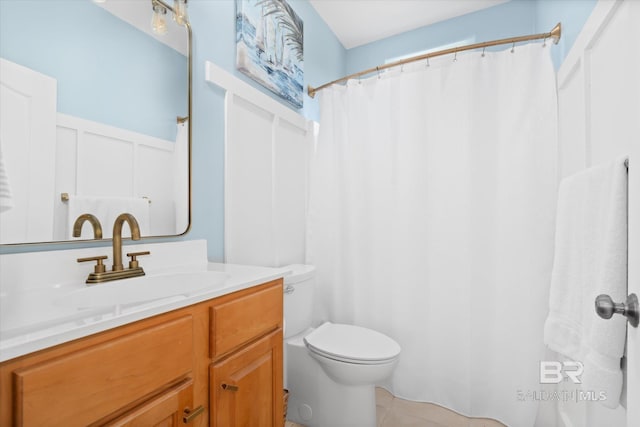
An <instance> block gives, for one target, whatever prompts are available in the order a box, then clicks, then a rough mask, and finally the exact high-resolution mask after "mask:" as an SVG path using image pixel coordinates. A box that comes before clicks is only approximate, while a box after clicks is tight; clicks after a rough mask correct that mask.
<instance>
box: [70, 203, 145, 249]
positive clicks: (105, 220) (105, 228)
mask: <svg viewBox="0 0 640 427" xmlns="http://www.w3.org/2000/svg"><path fill="white" fill-rule="evenodd" d="M67 205H68V206H67V209H68V211H67V212H68V213H67V234H68V236H67V237H68V238H69V239H75V238H74V237H73V224H74V222H75V220H76V218H78V217H79V216H80V215H82V214H85V213H90V214H93V215H94V216H95V217H96V218H98V221H100V225H101V226H102V237H103V238H105V239H107V238H110V237H111V236H112V235H113V223H114V222H115V220H116V218H117V217H118V215H120V214H122V213H130V214H131V215H133V216H134V217H135V218H136V220H137V221H138V225H139V227H140V235H141V236H149V201H148V200H147V199H143V198H142V197H94V196H76V195H71V194H70V195H69V200H68V202H67ZM122 236H123V237H129V236H131V230H130V229H129V225H128V224H127V223H126V222H125V223H124V226H123V228H122ZM79 238H80V239H93V229H92V228H91V226H90V225H89V224H85V225H84V226H83V227H82V234H81V236H80V237H79Z"/></svg>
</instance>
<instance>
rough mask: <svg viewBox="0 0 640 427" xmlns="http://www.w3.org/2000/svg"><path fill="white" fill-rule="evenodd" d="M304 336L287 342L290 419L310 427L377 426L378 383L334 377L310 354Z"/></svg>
mask: <svg viewBox="0 0 640 427" xmlns="http://www.w3.org/2000/svg"><path fill="white" fill-rule="evenodd" d="M302 336H304V334H301V336H299V337H294V338H291V339H289V340H287V342H285V357H286V365H285V366H286V378H287V380H286V388H287V389H288V390H289V400H288V405H287V406H288V409H287V419H288V420H290V421H293V422H296V423H299V424H303V425H305V426H308V427H327V426H331V427H375V426H376V395H375V386H374V385H373V384H370V385H358V386H347V385H342V384H338V383H336V382H335V381H333V380H332V379H331V378H329V376H328V375H327V374H326V373H325V372H324V371H323V369H322V368H321V367H320V365H319V364H318V362H317V361H316V360H314V359H313V358H312V357H311V356H310V355H309V353H308V350H307V348H306V346H305V345H304V342H303V341H302Z"/></svg>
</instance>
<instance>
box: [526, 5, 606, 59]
mask: <svg viewBox="0 0 640 427" xmlns="http://www.w3.org/2000/svg"><path fill="white" fill-rule="evenodd" d="M597 3H598V1H597V0H537V1H536V13H535V22H536V33H543V32H546V31H549V30H550V29H551V28H553V26H554V25H556V24H557V23H558V22H561V23H562V37H561V38H560V43H558V45H557V46H555V47H554V48H553V51H552V58H553V63H554V64H555V66H556V69H558V68H560V65H561V64H562V61H563V60H564V58H566V56H567V54H568V53H569V51H570V50H571V47H572V46H573V43H574V42H575V41H576V38H577V37H578V35H579V34H580V31H582V27H583V26H584V24H585V22H586V21H587V19H588V18H589V16H590V15H591V12H592V11H593V8H594V7H595V6H596V4H597Z"/></svg>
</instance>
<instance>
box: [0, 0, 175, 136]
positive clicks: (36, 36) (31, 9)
mask: <svg viewBox="0 0 640 427" xmlns="http://www.w3.org/2000/svg"><path fill="white" fill-rule="evenodd" d="M96 30H98V31H96ZM0 56H2V57H3V58H6V59H8V60H10V61H13V62H16V63H18V64H21V65H24V66H26V67H29V68H32V69H34V70H37V71H39V72H41V73H43V74H46V75H48V76H51V77H54V78H56V80H57V82H58V111H59V112H61V113H66V114H71V115H74V116H78V117H82V118H85V119H88V120H94V121H98V122H101V123H106V124H110V125H113V126H117V127H121V128H125V129H130V130H133V131H136V132H140V133H144V134H147V135H152V136H155V137H158V138H163V139H168V140H175V135H176V121H175V120H176V116H178V115H180V116H184V115H186V114H187V108H186V106H187V99H186V96H185V95H184V93H185V87H186V81H187V62H186V58H185V57H184V55H181V54H180V53H178V52H176V51H175V50H174V49H171V48H170V47H168V46H166V45H164V44H162V43H160V42H158V41H156V40H155V39H153V38H152V37H149V36H148V35H147V34H145V33H143V32H142V31H140V30H138V29H136V28H134V27H133V26H131V25H129V24H127V23H125V22H124V21H122V20H120V19H118V18H116V17H114V16H113V15H112V14H110V13H108V12H106V11H105V10H104V9H102V8H100V7H98V6H96V5H95V4H93V3H92V2H91V1H88V0H87V1H60V0H55V1H53V0H48V1H37V2H35V1H26V0H2V1H0ZM87 58H94V59H92V60H87ZM157 64H162V67H158V66H157ZM179 82H184V83H183V84H182V85H180V84H177V83H179Z"/></svg>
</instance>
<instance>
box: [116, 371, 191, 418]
mask: <svg viewBox="0 0 640 427" xmlns="http://www.w3.org/2000/svg"><path fill="white" fill-rule="evenodd" d="M192 408H193V380H192V379H187V380H185V381H183V382H181V383H180V384H178V385H176V386H174V387H172V388H170V389H169V390H167V391H166V392H164V393H162V394H160V395H159V396H156V397H155V398H153V399H151V400H150V401H148V402H146V403H144V404H142V405H140V406H138V407H137V408H135V409H133V410H132V411H130V412H129V413H127V414H125V415H124V416H122V417H121V418H118V419H117V420H115V421H113V422H111V423H108V424H106V425H107V426H110V427H115V426H117V427H125V426H126V427H136V426H139V427H177V426H183V425H184V424H185V423H184V422H183V418H184V417H185V416H188V414H189V413H192V414H193V417H192V419H195V417H196V416H198V415H199V414H200V411H201V410H200V409H197V410H195V411H194V410H193V409H192Z"/></svg>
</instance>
